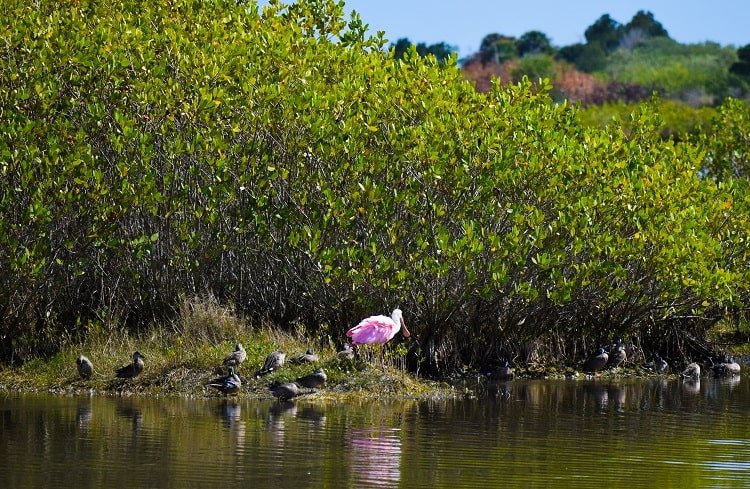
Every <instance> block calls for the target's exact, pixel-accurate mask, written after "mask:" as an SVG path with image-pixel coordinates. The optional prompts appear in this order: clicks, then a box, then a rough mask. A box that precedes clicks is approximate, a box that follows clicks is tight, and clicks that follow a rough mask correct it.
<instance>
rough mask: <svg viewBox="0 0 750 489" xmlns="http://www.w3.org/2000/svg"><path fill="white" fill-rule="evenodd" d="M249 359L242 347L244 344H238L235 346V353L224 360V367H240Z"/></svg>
mask: <svg viewBox="0 0 750 489" xmlns="http://www.w3.org/2000/svg"><path fill="white" fill-rule="evenodd" d="M246 358H247V352H246V351H245V348H244V347H243V346H242V343H237V344H236V345H235V346H234V351H233V352H232V353H230V354H229V355H227V356H226V358H224V362H223V364H224V365H233V366H235V367H239V366H240V364H241V363H242V362H244V361H245V359H246Z"/></svg>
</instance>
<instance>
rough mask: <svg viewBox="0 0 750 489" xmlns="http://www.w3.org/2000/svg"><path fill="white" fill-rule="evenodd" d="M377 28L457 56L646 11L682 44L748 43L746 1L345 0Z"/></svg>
mask: <svg viewBox="0 0 750 489" xmlns="http://www.w3.org/2000/svg"><path fill="white" fill-rule="evenodd" d="M345 1H346V9H347V11H351V10H352V9H354V10H356V11H357V12H359V14H360V15H361V17H362V20H363V21H364V22H365V23H366V24H369V26H370V29H371V30H372V31H373V32H374V31H378V30H383V31H385V32H386V37H387V38H388V39H389V40H390V41H391V42H395V41H396V40H398V39H399V38H401V37H407V38H409V40H410V41H411V42H413V43H415V44H416V43H420V42H424V43H427V44H433V43H437V42H441V41H445V42H446V43H448V44H450V45H453V46H456V47H457V48H458V50H459V57H463V56H467V55H469V54H472V53H474V52H476V50H477V49H478V48H479V44H480V42H481V41H482V38H483V37H484V36H485V35H486V34H489V33H492V32H497V33H499V34H505V35H510V36H516V37H518V36H520V35H521V34H523V33H524V32H528V31H531V30H538V31H542V32H544V33H545V34H547V36H549V37H550V39H551V40H552V44H554V45H555V46H566V45H568V44H573V43H576V42H583V41H585V39H584V37H583V33H584V31H585V30H586V28H587V27H588V26H590V25H591V24H593V23H594V21H596V19H598V18H599V17H600V16H601V15H602V14H605V13H607V14H609V15H610V16H611V17H612V18H613V19H615V20H617V21H618V22H620V23H623V24H626V23H627V22H629V21H630V19H631V18H632V17H633V15H634V14H635V13H636V12H637V11H638V10H647V11H650V12H652V13H653V14H654V18H655V19H656V20H657V21H659V22H661V24H662V25H663V26H664V28H665V29H667V31H668V32H669V35H670V36H671V37H672V38H673V39H676V40H677V41H679V42H682V43H700V42H704V41H714V42H718V43H719V44H722V45H734V46H735V47H739V46H744V45H745V44H750V0H711V1H697V0H682V1H679V0H653V1H639V0H636V1H626V0H622V1H609V2H608V1H601V0H600V1H595V0H570V1H564V0H557V1H553V0H513V1H490V0H461V1H434V0H433V1H428V0H345Z"/></svg>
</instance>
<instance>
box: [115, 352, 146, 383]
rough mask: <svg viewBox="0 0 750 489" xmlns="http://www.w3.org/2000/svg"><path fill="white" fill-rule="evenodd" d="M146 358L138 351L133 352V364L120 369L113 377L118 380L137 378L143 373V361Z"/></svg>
mask: <svg viewBox="0 0 750 489" xmlns="http://www.w3.org/2000/svg"><path fill="white" fill-rule="evenodd" d="M145 359H146V357H144V356H143V354H142V353H141V352H139V351H136V352H133V363H131V364H130V365H125V366H124V367H120V368H118V369H117V371H116V372H115V377H117V378H118V379H134V378H135V377H138V375H140V373H141V372H142V371H143V360H145Z"/></svg>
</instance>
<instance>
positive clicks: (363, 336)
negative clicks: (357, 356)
mask: <svg viewBox="0 0 750 489" xmlns="http://www.w3.org/2000/svg"><path fill="white" fill-rule="evenodd" d="M399 330H401V334H403V335H404V337H405V338H408V337H409V336H410V335H411V333H409V330H408V329H406V324H404V316H403V313H402V312H401V309H398V308H396V309H394V310H393V312H392V313H391V317H388V316H382V315H380V316H370V317H368V318H365V319H363V320H362V321H360V323H359V324H358V325H356V326H354V327H353V328H351V329H349V331H347V332H346V336H348V337H350V338H351V339H352V346H357V345H372V344H376V345H378V347H379V348H380V362H381V364H382V363H383V354H384V350H383V345H384V344H386V343H387V342H388V341H389V340H390V339H391V338H393V337H394V336H395V335H396V333H397V332H398V331H399Z"/></svg>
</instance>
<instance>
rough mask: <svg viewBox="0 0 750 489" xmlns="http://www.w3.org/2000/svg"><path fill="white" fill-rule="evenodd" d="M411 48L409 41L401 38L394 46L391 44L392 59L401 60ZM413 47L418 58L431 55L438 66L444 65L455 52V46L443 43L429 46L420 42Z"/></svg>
mask: <svg viewBox="0 0 750 489" xmlns="http://www.w3.org/2000/svg"><path fill="white" fill-rule="evenodd" d="M412 46H414V45H413V44H412V42H411V41H409V39H408V38H405V37H402V38H401V39H399V40H398V41H396V43H395V44H391V49H392V50H393V57H394V58H396V59H402V58H403V57H404V56H405V55H406V52H407V51H409V49H410V48H411V47H412ZM414 47H415V49H416V50H417V54H419V55H420V56H422V57H425V56H427V55H429V54H432V55H433V56H435V59H436V60H437V62H438V63H440V64H443V63H445V62H446V61H447V60H448V58H450V56H451V55H452V54H453V53H455V52H456V47H455V46H451V45H449V44H447V43H445V42H439V43H436V44H430V45H429V46H428V45H427V44H425V43H423V42H420V43H419V44H417V45H416V46H414Z"/></svg>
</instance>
